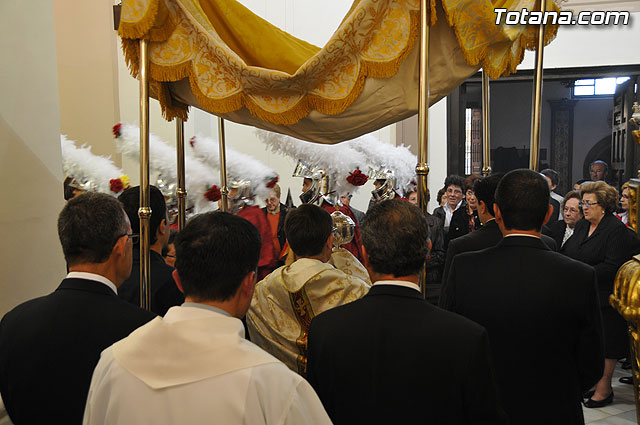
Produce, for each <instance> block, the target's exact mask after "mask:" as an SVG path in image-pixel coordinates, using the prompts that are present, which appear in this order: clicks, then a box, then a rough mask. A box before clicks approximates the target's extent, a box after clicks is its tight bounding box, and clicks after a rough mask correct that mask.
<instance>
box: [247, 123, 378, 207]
mask: <svg viewBox="0 0 640 425" xmlns="http://www.w3.org/2000/svg"><path fill="white" fill-rule="evenodd" d="M256 132H257V134H258V137H259V138H260V139H261V140H262V141H263V142H264V143H265V144H266V145H268V146H269V147H270V148H271V150H272V151H273V152H276V153H280V154H283V155H287V156H289V157H292V158H295V159H297V160H298V162H297V164H296V168H295V169H294V171H293V177H303V178H308V179H311V186H310V187H309V188H308V189H307V190H306V191H305V192H303V193H302V194H301V195H300V199H301V200H302V202H304V203H313V202H321V201H324V202H327V203H329V204H331V205H335V204H336V202H337V201H338V198H339V195H341V194H343V193H347V192H350V193H354V192H356V191H357V190H358V188H359V187H360V186H362V185H363V184H365V183H366V182H367V180H368V176H367V175H366V174H365V173H363V172H362V171H361V170H364V169H365V167H366V161H365V157H364V155H363V154H362V153H360V152H357V151H355V150H354V149H352V148H351V147H349V146H347V145H346V144H344V143H338V144H335V145H324V144H319V143H310V142H304V141H302V140H298V139H295V138H293V137H290V136H284V135H282V134H278V133H272V132H268V131H264V130H256Z"/></svg>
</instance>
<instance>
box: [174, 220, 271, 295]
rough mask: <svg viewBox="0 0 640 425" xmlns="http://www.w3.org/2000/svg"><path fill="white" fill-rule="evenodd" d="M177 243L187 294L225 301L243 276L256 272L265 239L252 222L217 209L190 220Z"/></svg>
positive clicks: (178, 261) (180, 270) (178, 257)
mask: <svg viewBox="0 0 640 425" xmlns="http://www.w3.org/2000/svg"><path fill="white" fill-rule="evenodd" d="M175 246H176V269H177V270H178V275H179V276H180V283H181V284H182V289H183V290H184V295H185V296H190V297H192V298H194V299H196V300H201V301H226V300H228V299H230V298H232V297H233V296H234V295H235V294H236V292H237V291H238V288H239V287H240V283H241V282H242V279H244V278H245V276H246V275H247V274H248V273H250V272H252V271H256V268H257V267H258V259H259V257H260V248H261V246H262V241H261V239H260V233H259V232H258V229H256V227H255V226H254V225H253V224H251V223H250V222H249V221H247V220H245V219H244V218H241V217H237V216H234V215H232V214H229V213H226V212H220V211H216V212H208V213H204V214H199V215H197V216H195V217H193V218H192V219H191V220H189V222H188V223H187V225H186V226H185V227H184V229H182V231H180V233H178V236H177V237H176V240H175Z"/></svg>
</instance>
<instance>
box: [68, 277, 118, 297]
mask: <svg viewBox="0 0 640 425" xmlns="http://www.w3.org/2000/svg"><path fill="white" fill-rule="evenodd" d="M67 279H87V280H95V281H96V282H100V283H102V284H104V285H107V286H108V287H109V288H111V290H112V291H113V292H115V293H116V295H117V294H118V288H117V287H116V285H115V283H113V282H111V281H110V280H109V279H107V278H106V277H104V276H102V275H99V274H95V273H87V272H69V274H68V275H67Z"/></svg>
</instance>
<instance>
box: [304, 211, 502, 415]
mask: <svg viewBox="0 0 640 425" xmlns="http://www.w3.org/2000/svg"><path fill="white" fill-rule="evenodd" d="M362 235H363V243H364V251H363V253H364V258H365V266H366V267H367V269H368V270H369V274H370V275H371V279H372V280H373V282H374V284H373V287H372V288H371V290H370V291H369V293H368V294H367V295H365V296H364V298H362V299H360V300H357V301H354V302H352V303H351V304H347V305H344V306H341V307H336V308H334V309H332V310H329V311H326V312H324V313H322V314H320V315H318V316H317V317H316V318H314V319H313V320H312V322H311V327H310V329H309V363H308V374H307V376H308V379H309V382H310V383H311V385H313V387H314V388H315V390H316V392H317V393H318V396H319V397H320V400H322V403H323V405H324V407H325V409H326V410H327V413H329V416H330V417H331V420H332V421H333V422H334V424H337V425H341V424H418V423H420V424H424V423H430V424H439V425H440V424H481V423H482V424H503V423H506V422H505V420H504V412H502V410H501V409H500V407H499V404H498V400H497V396H496V388H495V383H494V379H493V372H492V366H491V361H490V358H489V346H488V337H487V332H486V331H485V330H484V329H483V328H482V327H481V326H479V325H477V324H475V323H473V322H471V321H470V320H467V319H465V318H463V317H461V316H459V315H456V314H451V313H449V312H447V311H444V310H441V309H439V308H438V307H435V306H433V305H431V304H430V303H429V302H427V301H425V300H424V299H423V297H422V294H421V293H420V288H419V286H418V281H419V275H420V272H421V270H422V267H423V264H424V259H425V258H426V256H427V251H428V241H427V240H428V236H429V232H428V225H427V222H426V220H425V218H424V215H423V214H422V212H421V211H420V210H419V209H418V208H417V207H416V206H414V205H411V204H410V203H408V202H405V201H403V200H400V199H392V200H387V201H383V202H381V203H379V204H376V205H374V206H373V207H372V208H371V209H370V210H369V212H368V213H367V216H366V218H365V220H364V224H363V226H362Z"/></svg>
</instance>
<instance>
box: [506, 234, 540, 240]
mask: <svg viewBox="0 0 640 425" xmlns="http://www.w3.org/2000/svg"><path fill="white" fill-rule="evenodd" d="M509 236H526V237H528V238H534V239H541V238H540V236H535V235H530V234H528V233H511V234H510V235H507V236H505V238H508V237H509Z"/></svg>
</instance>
